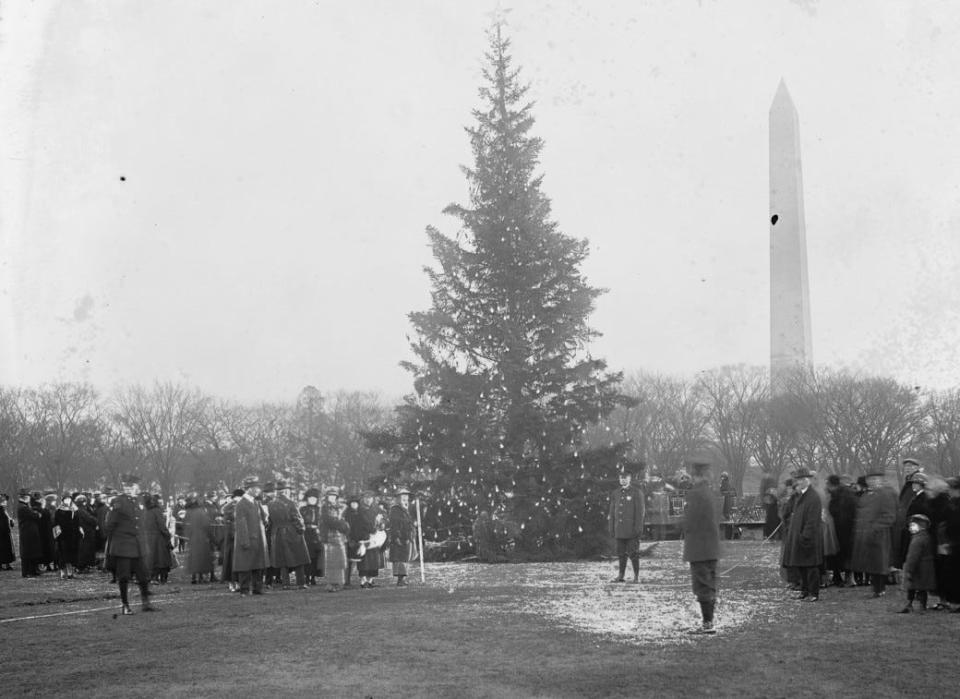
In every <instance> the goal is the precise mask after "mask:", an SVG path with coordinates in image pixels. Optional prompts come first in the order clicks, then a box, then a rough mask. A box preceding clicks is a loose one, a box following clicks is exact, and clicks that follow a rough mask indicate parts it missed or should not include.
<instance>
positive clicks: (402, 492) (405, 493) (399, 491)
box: [394, 486, 410, 496]
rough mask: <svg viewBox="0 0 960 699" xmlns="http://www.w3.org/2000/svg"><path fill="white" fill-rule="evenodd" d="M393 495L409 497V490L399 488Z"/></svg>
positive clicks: (403, 487)
mask: <svg viewBox="0 0 960 699" xmlns="http://www.w3.org/2000/svg"><path fill="white" fill-rule="evenodd" d="M394 494H395V495H397V496H400V495H410V489H409V488H407V487H406V486H401V487H399V488H397V491H396V493H394Z"/></svg>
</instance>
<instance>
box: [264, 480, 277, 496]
mask: <svg viewBox="0 0 960 699" xmlns="http://www.w3.org/2000/svg"><path fill="white" fill-rule="evenodd" d="M276 489H277V486H276V484H274V482H273V481H267V482H266V483H264V484H263V492H265V493H272V492H273V491H274V490H276Z"/></svg>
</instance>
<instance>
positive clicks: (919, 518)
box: [910, 515, 930, 528]
mask: <svg viewBox="0 0 960 699" xmlns="http://www.w3.org/2000/svg"><path fill="white" fill-rule="evenodd" d="M910 521H911V522H916V523H917V524H922V525H923V526H925V527H927V528H929V527H930V518H929V517H927V516H926V515H910Z"/></svg>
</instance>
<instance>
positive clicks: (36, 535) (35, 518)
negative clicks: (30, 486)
mask: <svg viewBox="0 0 960 699" xmlns="http://www.w3.org/2000/svg"><path fill="white" fill-rule="evenodd" d="M17 530H18V531H19V532H20V574H21V575H22V576H23V577H25V578H32V577H36V576H38V575H40V561H41V560H42V559H43V542H42V541H41V540H40V511H39V510H38V509H37V508H36V507H34V506H33V501H32V500H31V497H30V491H29V490H21V491H20V502H19V503H18V504H17Z"/></svg>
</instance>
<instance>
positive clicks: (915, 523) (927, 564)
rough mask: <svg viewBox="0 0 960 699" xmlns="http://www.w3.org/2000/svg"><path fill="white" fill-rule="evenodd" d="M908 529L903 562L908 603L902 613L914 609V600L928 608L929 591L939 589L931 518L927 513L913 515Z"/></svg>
mask: <svg viewBox="0 0 960 699" xmlns="http://www.w3.org/2000/svg"><path fill="white" fill-rule="evenodd" d="M907 529H908V531H909V533H910V544H909V545H908V547H907V556H906V558H905V559H904V562H903V587H904V589H905V590H906V591H907V605H906V606H905V607H904V608H903V609H901V610H900V613H901V614H909V613H910V612H912V611H913V600H915V599H916V600H918V601H919V602H920V608H921V609H924V610H925V609H926V608H927V592H929V591H935V590H936V589H937V576H936V574H935V572H934V567H933V545H932V544H931V543H930V533H929V530H930V518H929V517H927V516H926V515H912V516H911V517H910V520H909V523H908V524H907Z"/></svg>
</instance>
